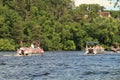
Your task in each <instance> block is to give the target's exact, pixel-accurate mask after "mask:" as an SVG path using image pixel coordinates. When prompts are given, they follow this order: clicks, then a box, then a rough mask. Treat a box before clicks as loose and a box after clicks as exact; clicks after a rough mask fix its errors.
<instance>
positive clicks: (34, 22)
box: [0, 0, 120, 51]
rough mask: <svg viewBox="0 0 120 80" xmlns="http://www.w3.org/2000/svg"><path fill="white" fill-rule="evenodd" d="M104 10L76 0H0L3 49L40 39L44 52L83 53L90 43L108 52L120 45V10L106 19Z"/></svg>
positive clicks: (0, 40) (0, 45)
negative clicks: (76, 51) (115, 45)
mask: <svg viewBox="0 0 120 80" xmlns="http://www.w3.org/2000/svg"><path fill="white" fill-rule="evenodd" d="M104 11H105V8H104V7H103V6H100V5H98V4H89V5H88V4H82V5H80V6H78V7H75V5H74V1H73V0H0V50H1V51H6V50H16V49H17V48H19V47H20V44H19V42H20V41H21V40H22V41H25V42H26V43H27V44H26V46H29V43H30V42H32V41H36V40H38V41H39V42H40V46H41V47H42V48H43V49H44V50H82V49H84V47H85V42H87V41H97V42H99V44H100V45H102V46H104V47H105V48H106V49H109V47H110V46H111V45H113V44H119V43H120V11H107V12H110V14H111V16H110V17H107V18H106V17H101V16H100V14H99V12H104Z"/></svg>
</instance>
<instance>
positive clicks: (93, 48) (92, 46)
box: [85, 42, 104, 54]
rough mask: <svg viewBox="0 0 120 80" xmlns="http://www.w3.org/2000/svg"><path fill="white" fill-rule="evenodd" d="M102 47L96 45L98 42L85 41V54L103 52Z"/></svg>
mask: <svg viewBox="0 0 120 80" xmlns="http://www.w3.org/2000/svg"><path fill="white" fill-rule="evenodd" d="M103 52H104V48H103V47H102V46H99V45H98V42H86V47H85V54H98V53H103Z"/></svg>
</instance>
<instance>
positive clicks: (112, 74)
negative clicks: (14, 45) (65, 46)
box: [0, 51, 120, 80]
mask: <svg viewBox="0 0 120 80" xmlns="http://www.w3.org/2000/svg"><path fill="white" fill-rule="evenodd" d="M5 54H15V52H0V80H120V54H111V53H109V52H107V53H105V54H97V55H84V52H82V51H46V52H45V54H44V55H37V56H35V55H34V56H20V57H18V56H3V55H5Z"/></svg>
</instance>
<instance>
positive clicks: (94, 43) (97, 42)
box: [86, 42, 98, 45]
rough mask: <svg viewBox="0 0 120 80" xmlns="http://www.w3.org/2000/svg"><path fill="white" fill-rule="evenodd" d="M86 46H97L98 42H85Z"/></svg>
mask: <svg viewBox="0 0 120 80" xmlns="http://www.w3.org/2000/svg"><path fill="white" fill-rule="evenodd" d="M86 44H87V45H88V44H92V45H94V44H98V42H86Z"/></svg>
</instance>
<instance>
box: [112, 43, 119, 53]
mask: <svg viewBox="0 0 120 80" xmlns="http://www.w3.org/2000/svg"><path fill="white" fill-rule="evenodd" d="M111 51H113V52H115V53H117V52H120V46H115V45H113V46H111Z"/></svg>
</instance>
